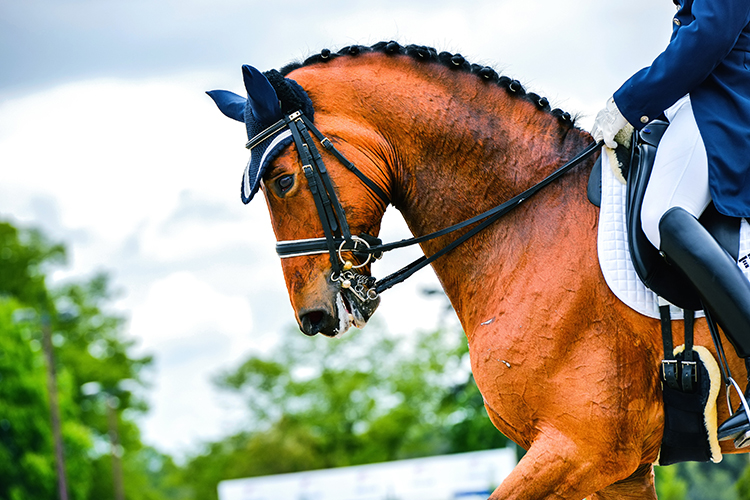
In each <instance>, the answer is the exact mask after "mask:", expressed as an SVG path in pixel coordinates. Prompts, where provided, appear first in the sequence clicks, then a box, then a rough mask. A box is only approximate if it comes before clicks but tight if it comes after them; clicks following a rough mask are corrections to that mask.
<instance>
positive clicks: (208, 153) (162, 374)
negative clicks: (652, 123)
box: [0, 0, 675, 459]
mask: <svg viewBox="0 0 750 500" xmlns="http://www.w3.org/2000/svg"><path fill="white" fill-rule="evenodd" d="M674 11H675V8H674V5H673V4H672V2H671V1H670V0H631V1H629V2H610V1H606V2H603V1H601V0H565V1H560V0H524V1H523V2H520V1H509V0H487V1H465V2H461V3H459V2H456V1H450V2H449V1H444V0H430V1H429V2H428V1H408V0H400V1H395V0H380V1H378V2H350V1H348V2H344V1H338V0H331V1H327V0H321V1H319V2H301V1H286V2H285V1H276V2H268V1H263V2H261V1H256V0H251V1H240V0H211V1H208V0H180V1H177V0H168V1H157V0H25V1H23V2H11V1H4V2H0V62H2V71H0V220H8V221H11V222H12V223H15V224H17V225H20V226H24V227H36V228H39V229H41V230H42V231H44V232H45V233H46V234H47V235H48V236H49V237H50V238H51V239H52V240H53V241H60V242H63V243H65V244H66V245H67V247H68V250H69V262H68V265H67V266H66V267H65V268H64V269H62V270H59V271H57V272H56V273H55V275H54V276H53V278H54V280H56V281H64V280H66V279H77V280H81V279H86V278H87V277H90V276H92V275H93V273H96V272H100V271H104V272H107V273H108V274H109V275H110V276H111V278H112V284H113V287H114V288H115V289H116V290H118V292H119V294H118V298H117V300H116V303H115V304H113V306H112V307H113V310H115V311H117V312H118V313H120V314H123V315H124V316H125V317H126V318H127V319H128V321H127V326H126V334H127V336H128V338H131V339H133V340H134V341H135V342H136V347H135V351H134V353H135V354H152V355H154V357H155V362H154V367H153V371H152V372H151V376H152V379H153V381H152V385H151V387H150V388H149V390H148V391H147V393H146V396H147V399H148V401H149V403H150V405H151V410H150V412H149V413H148V414H146V415H145V416H143V417H140V418H139V422H140V424H141V427H142V431H143V439H144V441H145V442H147V443H148V444H151V445H153V446H156V447H157V448H158V449H160V450H161V451H163V452H166V453H170V454H173V455H174V456H176V457H178V459H179V457H182V456H185V455H189V454H191V453H195V452H197V451H199V450H200V449H201V445H202V444H203V443H206V442H208V441H210V440H215V439H220V438H221V437H223V436H226V435H228V434H230V433H232V432H233V431H236V430H238V429H240V428H241V427H242V425H243V419H244V417H245V416H244V413H243V411H242V407H241V404H240V402H239V401H237V400H235V399H233V398H232V397H230V396H229V395H226V394H222V393H220V392H219V391H218V390H217V389H215V387H214V386H213V385H212V383H211V380H212V378H214V377H216V376H217V374H219V373H221V372H223V371H227V370H230V369H232V368H233V367H236V366H237V365H238V364H239V363H240V362H241V361H242V360H243V359H244V358H245V357H247V356H248V355H251V354H267V353H269V352H272V350H273V349H281V348H283V346H281V345H279V344H278V343H277V342H276V340H275V339H276V338H277V337H278V333H279V332H281V331H283V330H285V329H288V328H296V323H295V322H294V316H293V312H292V309H291V306H290V305H289V299H288V297H287V294H286V289H285V287H284V283H283V277H282V274H281V267H280V265H279V261H278V258H277V257H276V255H275V251H274V237H273V232H272V230H271V225H270V221H269V218H268V212H267V209H266V206H265V204H264V202H263V201H262V200H261V199H256V200H254V201H253V203H251V204H250V205H247V206H245V205H243V204H242V203H241V201H240V195H239V193H240V181H241V176H242V171H243V169H244V166H245V163H246V161H247V151H246V150H245V148H244V144H245V141H246V140H247V138H246V136H245V130H244V127H243V126H242V124H239V123H237V122H234V121H232V120H230V119H227V118H226V117H224V116H223V115H222V114H221V113H220V112H219V111H218V110H217V109H216V108H215V106H214V104H213V102H212V101H211V100H210V99H209V98H208V97H207V96H206V95H205V93H204V92H205V91H206V90H212V89H227V90H232V91H234V92H236V93H239V94H241V95H244V91H243V86H242V77H241V66H242V64H251V65H253V66H255V67H257V68H259V69H260V70H261V71H265V70H268V69H272V68H277V69H278V68H280V67H282V66H284V65H285V64H287V63H288V62H291V61H294V60H300V59H304V58H305V57H307V56H308V55H311V54H313V53H317V52H318V51H320V50H321V49H323V48H330V49H333V50H336V49H338V48H341V47H344V46H346V45H350V44H363V45H371V44H373V43H375V42H378V41H381V40H396V41H398V42H400V43H402V44H408V43H417V44H421V45H430V46H433V47H435V48H437V49H438V50H448V51H451V52H460V53H461V54H463V55H464V56H466V57H467V59H468V60H469V61H471V62H474V63H479V64H484V65H490V66H493V67H494V68H495V69H496V70H498V72H500V73H501V74H505V75H508V76H511V77H513V78H516V79H518V80H520V81H521V82H522V83H524V85H526V87H527V88H528V89H529V90H531V91H534V92H537V93H538V94H540V95H543V96H547V97H548V98H549V99H550V101H551V103H552V105H553V107H560V108H562V109H564V110H566V111H568V112H570V113H571V114H573V115H578V116H579V120H578V124H579V125H580V126H581V127H582V128H584V129H587V130H588V129H590V126H591V124H592V123H593V119H594V116H595V115H596V112H597V111H598V110H599V109H600V108H601V107H602V106H603V105H604V103H605V101H606V99H607V98H608V97H609V96H611V95H612V93H613V92H614V91H615V90H617V88H618V87H619V86H620V85H621V84H622V83H623V82H624V81H625V80H626V79H627V78H628V77H629V76H630V75H631V74H633V73H634V72H635V71H637V70H639V69H640V68H642V67H644V66H647V65H648V64H650V62H651V61H652V60H653V58H654V57H655V56H656V55H658V54H659V52H661V50H663V48H664V46H666V44H667V42H668V40H669V35H670V31H671V17H672V15H673V14H674ZM406 236H408V231H407V230H406V228H405V225H404V224H403V222H402V221H401V219H400V216H399V214H398V212H397V211H395V209H393V208H391V209H389V210H388V212H387V213H386V219H385V222H384V225H383V230H382V232H381V237H382V238H383V239H384V240H393V239H397V238H402V237H406ZM392 254H393V252H392ZM417 256H419V252H418V250H407V251H403V252H402V253H400V254H399V255H397V256H394V255H389V256H387V258H386V259H385V260H386V262H383V263H378V264H376V266H375V268H374V272H375V274H376V276H381V277H382V276H384V275H385V274H387V273H389V272H390V271H392V270H394V269H396V268H398V267H400V265H402V264H403V263H405V262H407V261H409V260H411V259H413V258H415V257H417ZM438 286H439V285H438V282H437V279H436V278H435V276H434V274H433V273H432V271H431V270H429V269H428V270H423V271H420V272H419V273H417V275H415V276H414V277H413V278H411V279H410V280H409V281H408V282H407V283H405V284H402V285H399V286H398V287H396V288H394V289H392V290H390V291H388V292H387V293H385V294H384V296H383V300H382V304H381V306H380V308H379V310H378V312H377V313H376V317H377V318H379V319H378V321H379V322H380V324H382V325H384V326H385V327H386V328H388V329H389V330H391V331H394V332H397V333H399V334H403V335H409V334H410V333H412V332H414V331H417V330H424V329H427V328H430V327H431V326H434V325H435V324H436V321H437V319H436V318H437V316H438V315H439V311H440V310H441V308H442V306H443V304H442V302H441V301H440V300H438V299H434V298H432V299H431V298H428V297H425V296H424V295H423V294H420V293H419V292H420V290H422V289H424V288H436V287H438ZM366 332H367V328H365V330H364V331H363V332H362V333H363V334H366ZM300 335H301V334H300Z"/></svg>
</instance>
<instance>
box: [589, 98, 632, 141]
mask: <svg viewBox="0 0 750 500" xmlns="http://www.w3.org/2000/svg"><path fill="white" fill-rule="evenodd" d="M627 124H628V121H627V120H626V119H625V117H624V116H622V113H620V110H619V109H617V104H615V100H614V99H613V98H612V97H610V98H609V99H608V100H607V106H606V107H605V108H604V109H603V110H601V111H599V113H598V114H597V115H596V120H595V121H594V127H593V128H592V129H591V135H593V136H594V140H595V141H597V142H599V141H602V140H603V141H604V144H606V145H607V147H608V148H612V149H615V148H616V147H617V142H615V136H616V135H617V133H618V132H619V131H620V130H622V129H623V128H625V126H626V125H627Z"/></svg>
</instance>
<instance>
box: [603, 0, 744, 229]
mask: <svg viewBox="0 0 750 500" xmlns="http://www.w3.org/2000/svg"><path fill="white" fill-rule="evenodd" d="M680 5H681V6H680V8H679V10H678V12H677V15H676V16H675V18H674V20H673V32H672V39H671V41H670V43H669V45H668V46H667V48H666V49H665V50H664V52H662V53H661V54H660V55H659V56H658V57H657V58H656V59H655V60H654V62H653V64H651V66H650V67H648V68H644V69H642V70H641V71H639V72H638V73H636V74H635V75H633V77H632V78H630V79H629V80H628V81H627V82H625V83H624V84H623V86H622V87H620V89H619V90H618V91H617V92H615V95H614V98H615V103H617V107H618V108H619V109H620V111H621V112H622V114H623V115H624V116H625V118H626V119H627V120H628V121H629V122H630V123H631V124H632V125H633V126H634V127H636V128H637V129H640V128H642V127H643V126H644V125H645V124H646V123H647V122H648V121H649V120H651V119H653V118H656V117H658V116H659V115H661V113H662V112H663V111H664V110H665V109H667V108H669V107H670V106H671V105H672V104H674V103H675V102H677V100H678V99H680V98H681V97H682V96H684V95H685V94H688V93H689V94H690V100H691V103H692V105H693V112H694V114H695V120H696V122H697V123H698V128H699V129H700V132H701V137H703V142H704V143H705V145H706V152H707V153H708V165H709V166H708V173H709V185H710V188H711V198H712V199H713V201H714V204H715V205H716V208H717V209H718V210H719V211H720V212H722V213H724V214H726V215H731V216H735V217H750V0H680Z"/></svg>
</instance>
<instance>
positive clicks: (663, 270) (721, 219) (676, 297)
mask: <svg viewBox="0 0 750 500" xmlns="http://www.w3.org/2000/svg"><path fill="white" fill-rule="evenodd" d="M667 126H668V123H667V122H666V121H663V120H654V121H652V122H650V123H649V124H648V125H646V126H645V127H644V128H643V129H641V130H640V131H636V132H634V134H633V140H632V141H631V148H630V150H627V149H626V148H625V147H624V146H619V147H618V149H617V152H616V154H617V158H618V160H620V162H621V164H622V173H623V177H624V178H625V179H627V195H626V223H627V232H628V246H629V247H630V256H631V258H632V261H633V266H634V267H635V270H636V273H637V274H638V277H639V278H640V279H641V281H643V283H644V284H645V285H646V286H647V287H648V288H649V289H651V290H653V291H654V293H656V294H657V295H658V296H660V297H662V298H664V299H665V300H667V301H668V302H670V303H672V304H674V305H675V306H677V307H679V308H681V309H689V310H693V311H699V310H701V309H703V306H702V304H701V301H700V299H699V297H698V294H697V293H696V292H695V289H694V288H693V286H692V285H691V284H690V283H689V282H688V281H687V278H685V276H684V275H683V274H682V272H681V271H680V270H679V269H677V267H675V266H672V265H670V264H669V261H668V260H666V259H665V258H664V257H663V256H662V255H661V254H660V253H659V250H657V249H656V248H655V247H654V246H653V245H652V244H651V242H650V241H649V240H648V239H647V238H646V235H645V234H644V232H643V229H642V228H641V205H642V204H643V196H644V193H645V191H646V186H647V185H648V181H649V179H650V177H651V170H652V168H653V166H654V159H655V158H656V149H657V147H658V145H659V141H660V140H661V138H662V136H663V135H664V132H665V131H666V129H667ZM600 161H601V160H599V162H600ZM599 162H597V165H596V166H595V167H594V169H593V170H592V172H591V177H590V178H589V185H588V196H589V200H591V202H592V203H594V204H595V205H596V206H601V166H600V165H599ZM699 221H700V222H701V224H703V226H704V227H705V228H706V229H707V230H708V231H709V232H710V233H711V234H712V235H713V237H714V238H715V239H716V240H717V241H718V242H719V244H720V245H721V246H722V247H724V249H725V250H726V251H727V252H729V254H730V255H731V256H732V257H733V258H734V260H735V261H736V260H737V258H738V254H739V232H740V231H739V229H740V221H741V219H738V218H735V217H728V216H725V215H722V214H720V213H719V212H718V211H717V210H716V208H714V205H713V203H711V204H709V206H708V208H707V209H706V210H705V211H704V212H703V214H702V215H701V217H700V219H699Z"/></svg>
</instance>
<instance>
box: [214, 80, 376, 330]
mask: <svg viewBox="0 0 750 500" xmlns="http://www.w3.org/2000/svg"><path fill="white" fill-rule="evenodd" d="M243 79H244V83H245V89H246V91H247V98H244V97H241V96H238V95H236V94H233V93H231V92H228V91H223V90H218V91H211V92H208V94H209V95H210V96H211V97H212V98H213V99H214V101H215V102H216V104H217V106H218V107H219V109H220V110H221V111H222V112H223V113H224V114H225V115H226V116H228V117H230V118H233V119H235V120H237V121H241V122H244V123H245V126H246V128H247V133H248V139H249V140H250V142H248V148H250V149H251V157H250V160H249V162H248V164H247V167H246V169H245V173H244V177H243V181H242V201H243V202H244V203H249V202H250V200H251V199H252V198H253V197H254V195H255V193H256V192H257V191H258V189H260V190H262V192H263V194H264V196H265V198H266V203H267V205H268V209H269V212H270V215H271V221H272V226H273V229H274V233H275V235H276V239H277V241H278V243H279V244H278V245H277V250H279V255H280V256H281V257H282V259H281V264H282V270H283V273H284V278H285V281H286V286H287V290H288V292H289V297H290V300H291V303H292V307H293V308H294V311H295V315H296V319H297V322H298V324H299V327H300V329H301V330H302V331H303V332H304V333H305V334H306V335H315V334H317V333H322V334H324V335H326V336H330V337H334V336H336V335H340V334H343V333H344V332H345V331H347V330H348V329H349V327H350V326H352V325H355V326H357V327H359V328H361V327H363V326H364V325H365V324H366V323H367V321H368V320H369V319H370V317H371V316H372V314H373V313H374V312H375V309H376V308H377V306H378V304H379V302H380V298H379V297H378V296H377V294H375V293H373V292H372V291H370V290H368V287H367V285H368V284H371V281H370V280H368V279H367V278H368V277H369V276H370V266H371V260H372V257H371V256H370V255H369V254H367V253H363V252H362V250H364V249H365V248H366V247H367V246H369V244H370V243H372V242H374V241H376V236H377V234H378V232H379V230H380V220H381V219H382V216H383V213H384V212H385V208H386V205H387V202H388V198H389V194H387V193H388V186H389V185H390V181H389V180H388V178H387V176H386V175H385V174H384V172H385V171H386V169H385V168H384V163H383V162H382V161H380V160H379V158H382V156H381V155H379V154H378V153H379V152H380V151H378V150H379V149H380V147H381V146H382V144H383V140H382V138H380V137H379V136H378V135H377V134H376V133H375V132H374V131H373V130H372V129H369V128H368V127H366V126H364V125H363V124H361V123H358V122H355V121H353V120H351V119H347V118H346V117H342V116H338V115H334V114H330V113H326V112H325V110H324V109H323V110H319V111H320V112H318V113H317V114H316V113H315V111H316V110H315V109H314V108H313V104H312V101H311V99H310V97H309V96H308V94H307V92H306V91H305V90H304V89H303V88H302V87H301V86H300V85H299V84H297V82H295V81H294V80H292V79H290V78H285V77H283V76H282V75H281V74H280V73H278V72H277V71H274V70H272V71H269V72H266V73H261V72H259V71H258V70H257V69H255V68H253V67H251V66H243ZM313 118H314V119H315V121H314V124H313ZM319 130H322V131H323V132H325V133H326V134H327V138H326V139H325V140H324V141H323V142H320V139H321V137H322V135H321V136H317V135H315V134H320V132H319ZM311 131H312V132H313V134H312V135H311V133H310V132H311ZM315 139H317V140H315ZM326 141H327V144H326ZM373 151H374V153H373ZM349 162H351V163H349ZM355 164H356V165H357V168H354V170H356V171H357V172H358V174H361V175H360V178H358V177H357V176H355V175H354V174H353V173H352V165H355ZM363 180H364V182H363ZM321 194H322V196H321ZM310 244H312V245H313V247H314V248H312V249H311V248H310ZM284 246H286V247H291V248H292V250H291V251H288V252H282V251H281V250H280V248H282V247H284ZM353 282H354V283H353ZM368 292H369V293H368Z"/></svg>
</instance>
